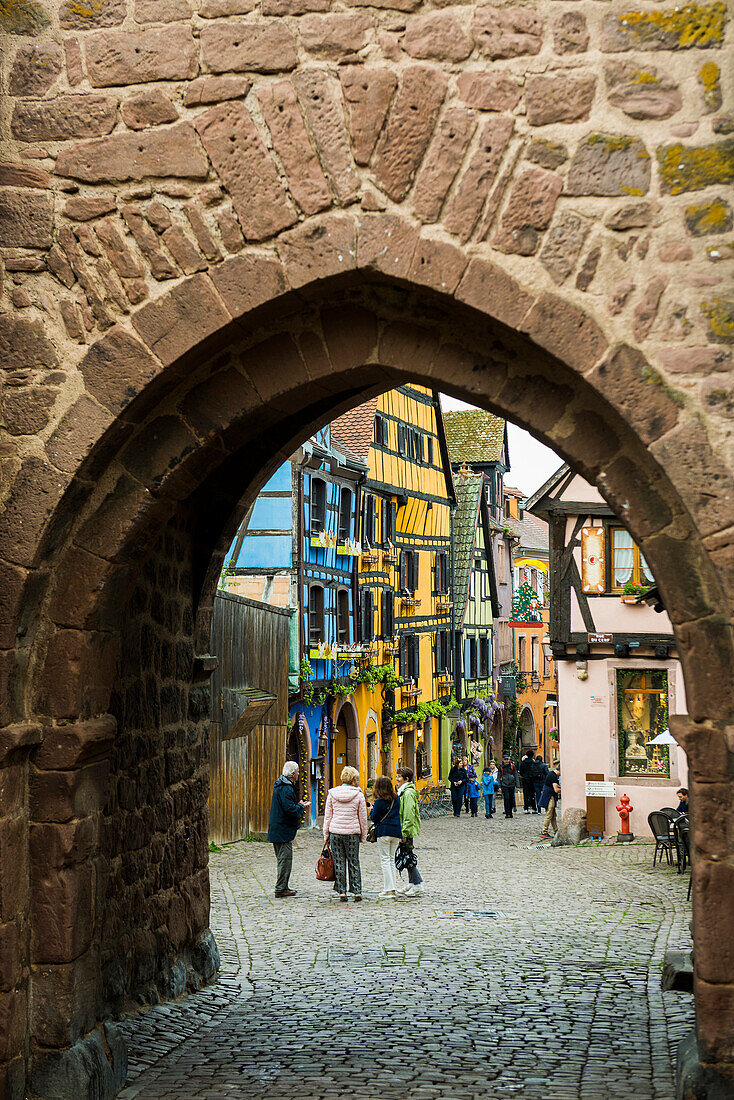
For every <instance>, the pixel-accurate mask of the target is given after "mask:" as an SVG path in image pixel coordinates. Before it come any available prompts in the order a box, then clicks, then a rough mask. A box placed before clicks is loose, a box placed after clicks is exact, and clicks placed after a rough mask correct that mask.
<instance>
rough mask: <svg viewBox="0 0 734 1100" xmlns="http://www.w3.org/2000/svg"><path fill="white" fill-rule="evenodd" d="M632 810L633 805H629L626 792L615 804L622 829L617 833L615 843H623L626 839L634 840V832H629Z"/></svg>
mask: <svg viewBox="0 0 734 1100" xmlns="http://www.w3.org/2000/svg"><path fill="white" fill-rule="evenodd" d="M633 810H634V806H630V800H629V795H628V794H623V795H622V796H621V798H620V800H619V805H618V806H617V813H618V814H619V818H620V821H621V822H622V831H621V832H619V833H617V843H618V844H624V843H626V842H628V841H631V840H634V839H635V837H634V833H631V832H630V814H631V813H632V811H633Z"/></svg>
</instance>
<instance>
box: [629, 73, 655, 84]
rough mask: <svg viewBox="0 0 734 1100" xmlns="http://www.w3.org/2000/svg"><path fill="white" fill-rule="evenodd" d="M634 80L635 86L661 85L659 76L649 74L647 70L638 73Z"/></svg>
mask: <svg viewBox="0 0 734 1100" xmlns="http://www.w3.org/2000/svg"><path fill="white" fill-rule="evenodd" d="M632 80H633V82H634V83H635V84H659V83H660V77H659V76H654V75H653V73H650V72H647V71H645V70H640V71H638V72H636V73H635V75H634V76H633V77H632Z"/></svg>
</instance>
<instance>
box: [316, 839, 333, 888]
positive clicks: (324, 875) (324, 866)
mask: <svg viewBox="0 0 734 1100" xmlns="http://www.w3.org/2000/svg"><path fill="white" fill-rule="evenodd" d="M316 878H317V879H320V880H321V882H333V881H334V879H335V878H336V875H335V874H334V860H333V859H332V858H331V851H330V849H329V845H328V844H325V845H324V848H323V851H322V852H321V855H320V856H319V858H318V859H317V860H316Z"/></svg>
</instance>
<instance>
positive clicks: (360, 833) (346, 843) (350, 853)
mask: <svg viewBox="0 0 734 1100" xmlns="http://www.w3.org/2000/svg"><path fill="white" fill-rule="evenodd" d="M366 839H367V803H366V802H365V800H364V794H363V793H362V791H361V790H360V787H359V772H358V771H357V769H356V768H350V767H349V766H348V765H347V767H346V768H343V769H342V774H341V785H340V786H339V787H332V788H331V790H330V791H329V793H328V795H327V796H326V806H325V807H324V840H325V841H326V843H327V844H328V845H329V848H330V849H331V858H332V859H333V860H334V875H335V877H336V890H337V893H338V894H339V901H346V900H347V871H349V890H350V892H351V894H352V895H353V898H354V900H355V901H361V900H362V870H361V868H360V866H359V842H360V841H364V840H366Z"/></svg>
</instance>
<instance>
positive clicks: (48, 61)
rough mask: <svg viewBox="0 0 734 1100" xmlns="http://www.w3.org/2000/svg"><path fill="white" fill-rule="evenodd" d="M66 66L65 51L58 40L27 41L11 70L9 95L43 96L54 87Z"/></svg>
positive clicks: (17, 54) (18, 52)
mask: <svg viewBox="0 0 734 1100" xmlns="http://www.w3.org/2000/svg"><path fill="white" fill-rule="evenodd" d="M63 67H64V52H63V50H62V48H61V46H60V45H59V44H58V42H53V41H45V42H25V43H23V44H22V45H21V46H20V47H19V48H18V51H17V53H16V55H15V60H14V61H13V67H12V69H11V70H10V80H9V83H8V93H9V95H18V96H35V95H37V96H42V95H45V94H46V92H47V91H48V90H49V89H50V88H51V87H52V85H53V84H54V83H55V82H56V80H57V79H58V77H59V76H60V74H61V70H62V69H63Z"/></svg>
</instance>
